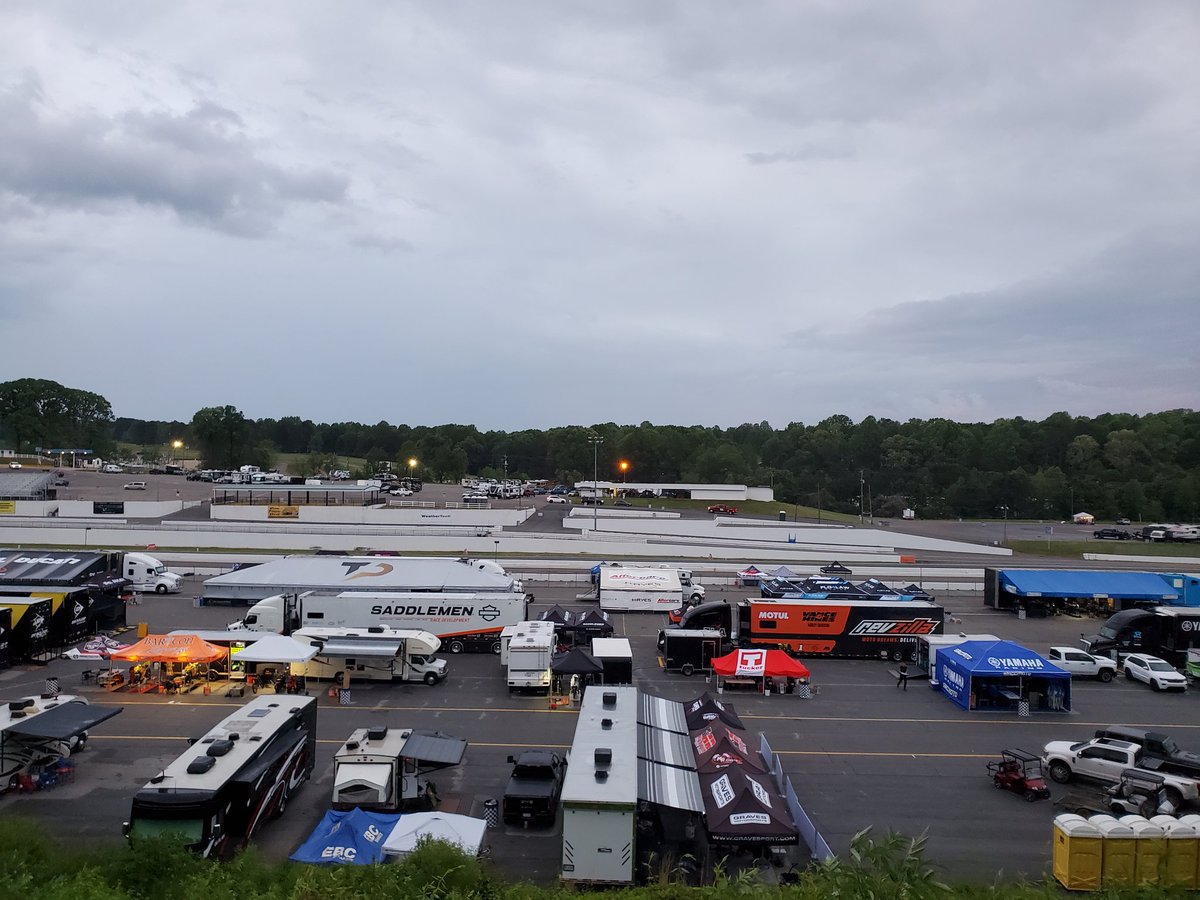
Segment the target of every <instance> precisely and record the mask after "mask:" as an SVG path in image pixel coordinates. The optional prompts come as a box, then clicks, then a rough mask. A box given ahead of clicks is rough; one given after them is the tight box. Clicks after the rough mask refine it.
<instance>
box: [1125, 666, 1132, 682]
mask: <svg viewBox="0 0 1200 900" xmlns="http://www.w3.org/2000/svg"><path fill="white" fill-rule="evenodd" d="M1125 680H1126V681H1133V673H1132V672H1130V671H1129V670H1128V669H1126V670H1125Z"/></svg>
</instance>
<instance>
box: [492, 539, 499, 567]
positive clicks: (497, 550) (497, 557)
mask: <svg viewBox="0 0 1200 900" xmlns="http://www.w3.org/2000/svg"><path fill="white" fill-rule="evenodd" d="M493 543H495V545H496V555H495V556H494V557H492V558H493V559H495V560H496V562H497V563H498V562H500V542H499V541H494V542H493Z"/></svg>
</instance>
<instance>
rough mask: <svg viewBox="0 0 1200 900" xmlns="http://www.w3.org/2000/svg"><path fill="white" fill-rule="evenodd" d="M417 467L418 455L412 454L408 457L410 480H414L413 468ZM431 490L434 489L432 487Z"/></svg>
mask: <svg viewBox="0 0 1200 900" xmlns="http://www.w3.org/2000/svg"><path fill="white" fill-rule="evenodd" d="M416 467H417V460H416V457H413V456H410V457H409V458H408V480H409V481H412V477H413V474H412V473H413V469H415V468H416ZM410 487H411V485H410ZM431 490H432V489H431Z"/></svg>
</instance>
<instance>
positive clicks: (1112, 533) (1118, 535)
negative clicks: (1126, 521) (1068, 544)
mask: <svg viewBox="0 0 1200 900" xmlns="http://www.w3.org/2000/svg"><path fill="white" fill-rule="evenodd" d="M1092 537H1094V538H1098V539H1100V540H1107V541H1131V540H1133V535H1132V534H1130V533H1129V532H1128V531H1126V530H1125V529H1124V528H1097V529H1096V530H1095V531H1093V532H1092Z"/></svg>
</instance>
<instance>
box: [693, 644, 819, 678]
mask: <svg viewBox="0 0 1200 900" xmlns="http://www.w3.org/2000/svg"><path fill="white" fill-rule="evenodd" d="M712 666H713V671H714V672H716V673H717V674H718V675H721V676H723V677H726V678H729V677H732V676H735V675H752V676H755V677H759V678H807V677H808V676H809V671H808V666H806V665H804V663H802V662H800V661H799V660H798V659H793V658H792V657H790V656H788V655H787V654H786V653H784V652H783V651H782V650H745V649H743V650H734V651H733V652H732V653H726V654H725V655H724V656H719V657H717V658H716V659H714V660H713V661H712Z"/></svg>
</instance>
